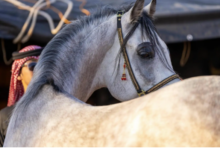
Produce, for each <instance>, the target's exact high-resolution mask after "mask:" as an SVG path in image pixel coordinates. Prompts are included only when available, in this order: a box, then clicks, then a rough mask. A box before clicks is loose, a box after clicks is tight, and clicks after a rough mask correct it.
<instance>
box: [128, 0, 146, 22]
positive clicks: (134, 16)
mask: <svg viewBox="0 0 220 150" xmlns="http://www.w3.org/2000/svg"><path fill="white" fill-rule="evenodd" d="M143 8H144V0H136V2H135V4H134V7H133V8H132V9H131V10H130V11H131V12H130V20H131V23H134V22H137V21H138V19H139V18H140V16H141V14H142V11H143Z"/></svg>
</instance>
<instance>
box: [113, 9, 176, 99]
mask: <svg viewBox="0 0 220 150" xmlns="http://www.w3.org/2000/svg"><path fill="white" fill-rule="evenodd" d="M122 15H123V11H119V12H118V13H117V30H118V37H119V41H120V44H121V49H122V52H123V56H124V59H125V64H126V67H127V69H128V72H129V75H130V78H131V80H132V82H133V84H134V86H135V88H136V90H137V93H138V96H143V95H146V94H148V93H150V92H153V91H155V90H157V89H159V88H161V87H162V86H164V85H166V84H167V83H169V82H171V81H172V80H174V79H178V78H180V77H179V75H177V74H174V75H171V76H169V77H168V78H166V79H164V80H162V81H161V82H159V83H158V84H156V85H154V86H153V87H152V88H150V89H149V90H147V91H144V90H142V89H141V87H140V86H139V84H138V82H137V80H136V78H135V76H134V72H133V70H132V67H131V63H130V60H129V58H128V53H127V50H126V46H125V45H123V34H122V26H121V17H122ZM138 24H139V23H138V22H137V23H136V24H135V26H137V25H138Z"/></svg>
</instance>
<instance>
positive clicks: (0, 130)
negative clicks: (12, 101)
mask: <svg viewBox="0 0 220 150" xmlns="http://www.w3.org/2000/svg"><path fill="white" fill-rule="evenodd" d="M14 107H15V105H13V106H10V107H5V108H3V109H2V110H0V147H3V144H4V141H5V135H6V131H7V128H8V124H9V120H10V117H11V115H12V111H13V109H14Z"/></svg>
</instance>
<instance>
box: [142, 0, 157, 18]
mask: <svg viewBox="0 0 220 150" xmlns="http://www.w3.org/2000/svg"><path fill="white" fill-rule="evenodd" d="M156 4H157V0H151V2H150V4H148V5H147V6H146V7H144V11H146V12H147V14H148V15H149V16H150V17H153V15H154V13H155V11H156Z"/></svg>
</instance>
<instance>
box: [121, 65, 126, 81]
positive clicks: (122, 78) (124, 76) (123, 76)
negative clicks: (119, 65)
mask: <svg viewBox="0 0 220 150" xmlns="http://www.w3.org/2000/svg"><path fill="white" fill-rule="evenodd" d="M125 68H126V64H125V63H124V65H123V74H122V77H121V80H122V81H125V80H127V78H126V74H125Z"/></svg>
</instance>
